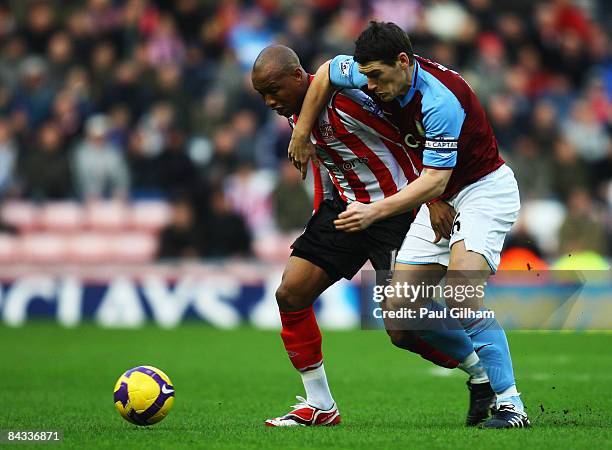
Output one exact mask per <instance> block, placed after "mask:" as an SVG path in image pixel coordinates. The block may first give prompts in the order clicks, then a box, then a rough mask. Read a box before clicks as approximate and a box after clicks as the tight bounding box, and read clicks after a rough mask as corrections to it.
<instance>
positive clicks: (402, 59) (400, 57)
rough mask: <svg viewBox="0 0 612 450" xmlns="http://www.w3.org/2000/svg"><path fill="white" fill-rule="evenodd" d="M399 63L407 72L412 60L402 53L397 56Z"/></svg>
mask: <svg viewBox="0 0 612 450" xmlns="http://www.w3.org/2000/svg"><path fill="white" fill-rule="evenodd" d="M397 61H398V62H399V65H400V67H401V68H402V70H406V69H407V68H408V67H410V58H409V57H408V55H407V54H406V53H405V52H401V53H400V54H399V55H397Z"/></svg>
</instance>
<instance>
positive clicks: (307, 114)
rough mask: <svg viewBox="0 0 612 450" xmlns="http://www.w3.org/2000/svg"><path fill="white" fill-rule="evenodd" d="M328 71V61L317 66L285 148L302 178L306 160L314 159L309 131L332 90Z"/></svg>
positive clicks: (306, 168) (306, 167)
mask: <svg viewBox="0 0 612 450" xmlns="http://www.w3.org/2000/svg"><path fill="white" fill-rule="evenodd" d="M328 73H329V61H327V62H326V63H324V64H323V65H321V67H319V69H318V70H317V73H316V74H315V77H314V79H313V80H312V82H311V83H310V86H309V88H308V92H307V93H306V97H305V98H304V103H303V104H302V109H301V110H300V117H299V120H298V121H297V123H296V125H295V127H294V129H293V133H292V134H291V140H290V141H289V148H288V149H287V156H288V157H289V160H290V161H291V162H292V163H293V165H294V166H295V167H296V168H297V169H299V170H300V172H302V179H304V178H306V172H307V170H308V160H309V159H311V158H312V160H313V161H315V159H314V158H313V156H314V146H313V145H312V143H311V142H310V131H311V130H312V128H313V127H314V124H315V122H316V120H317V117H319V114H321V111H322V110H323V108H324V107H325V105H326V104H327V102H329V99H330V98H331V96H332V92H333V87H332V85H331V83H330V81H329V75H328Z"/></svg>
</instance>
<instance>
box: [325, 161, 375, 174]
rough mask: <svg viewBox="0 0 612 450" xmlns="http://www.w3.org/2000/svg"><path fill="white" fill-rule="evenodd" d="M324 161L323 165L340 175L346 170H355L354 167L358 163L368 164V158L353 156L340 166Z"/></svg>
mask: <svg viewBox="0 0 612 450" xmlns="http://www.w3.org/2000/svg"><path fill="white" fill-rule="evenodd" d="M324 162H325V166H326V167H327V168H328V169H330V170H332V171H334V172H335V173H337V174H340V175H344V173H346V172H350V171H351V170H355V167H357V166H358V165H359V164H365V165H367V164H368V158H353V159H349V160H348V161H344V162H343V163H342V164H341V165H340V166H337V165H336V164H333V163H330V161H328V160H326V161H324Z"/></svg>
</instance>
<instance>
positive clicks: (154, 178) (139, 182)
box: [127, 131, 161, 197]
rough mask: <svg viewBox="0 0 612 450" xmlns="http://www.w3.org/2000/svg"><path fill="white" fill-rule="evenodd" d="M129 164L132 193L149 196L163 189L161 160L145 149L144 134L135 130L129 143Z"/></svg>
mask: <svg viewBox="0 0 612 450" xmlns="http://www.w3.org/2000/svg"><path fill="white" fill-rule="evenodd" d="M127 164H128V168H129V172H130V180H131V183H130V184H131V187H132V194H133V195H134V196H135V197H139V196H141V195H143V196H147V195H148V194H151V193H154V194H155V193H157V194H159V192H160V191H161V188H160V185H161V183H160V175H161V171H160V167H159V160H158V159H157V158H156V157H154V156H151V155H148V154H147V153H146V151H145V150H144V139H143V137H142V134H141V133H139V132H138V131H134V132H132V133H131V134H130V136H129V138H128V144H127Z"/></svg>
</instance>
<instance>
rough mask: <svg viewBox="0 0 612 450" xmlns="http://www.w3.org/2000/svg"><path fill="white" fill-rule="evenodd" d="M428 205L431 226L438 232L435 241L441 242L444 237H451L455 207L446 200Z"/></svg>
mask: <svg viewBox="0 0 612 450" xmlns="http://www.w3.org/2000/svg"><path fill="white" fill-rule="evenodd" d="M427 207H428V208H429V220H430V222H431V228H433V230H434V232H435V233H436V238H435V240H434V241H433V243H434V244H435V243H437V242H439V241H440V240H441V239H442V238H444V239H450V234H451V230H452V228H453V220H455V214H456V213H455V209H454V208H453V207H452V206H451V205H449V204H448V203H446V202H444V201H439V202H435V203H432V204H430V205H427Z"/></svg>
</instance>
